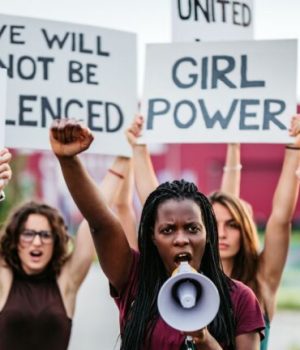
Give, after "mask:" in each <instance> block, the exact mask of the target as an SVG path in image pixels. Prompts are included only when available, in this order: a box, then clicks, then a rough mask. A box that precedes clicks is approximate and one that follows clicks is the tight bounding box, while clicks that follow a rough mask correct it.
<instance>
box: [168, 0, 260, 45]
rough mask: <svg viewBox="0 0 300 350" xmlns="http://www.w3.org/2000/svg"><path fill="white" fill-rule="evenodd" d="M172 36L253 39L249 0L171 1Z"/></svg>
mask: <svg viewBox="0 0 300 350" xmlns="http://www.w3.org/2000/svg"><path fill="white" fill-rule="evenodd" d="M171 2H172V39H173V41H174V42H185V41H222V40H251V39H253V17H254V14H253V12H254V8H253V0H244V1H233V0H226V1H220V0H172V1H171Z"/></svg>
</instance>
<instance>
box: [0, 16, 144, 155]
mask: <svg viewBox="0 0 300 350" xmlns="http://www.w3.org/2000/svg"><path fill="white" fill-rule="evenodd" d="M0 66H2V67H5V68H7V73H8V89H7V93H8V99H7V102H8V103H7V114H6V145H7V146H9V147H15V148H23V147H26V148H28V147H30V148H33V149H49V141H48V139H49V136H48V133H49V131H48V129H49V126H50V125H51V123H52V120H53V119H55V118H61V117H67V118H76V119H82V120H83V121H84V122H85V123H86V124H87V125H88V126H89V127H90V129H91V130H92V132H93V133H94V135H95V141H94V143H93V145H92V147H91V152H96V153H102V154H121V155H129V154H130V147H129V146H128V143H127V141H126V139H125V136H124V128H125V127H126V126H127V125H128V124H129V123H130V122H131V120H132V116H133V115H134V113H135V111H136V106H137V93H136V90H137V87H136V80H137V79H136V78H137V77H136V35H135V34H132V33H126V32H120V31H116V30H111V29H104V28H98V27H91V26H83V25H78V24H70V23H61V22H53V21H45V20H39V19H32V18H22V17H11V16H0Z"/></svg>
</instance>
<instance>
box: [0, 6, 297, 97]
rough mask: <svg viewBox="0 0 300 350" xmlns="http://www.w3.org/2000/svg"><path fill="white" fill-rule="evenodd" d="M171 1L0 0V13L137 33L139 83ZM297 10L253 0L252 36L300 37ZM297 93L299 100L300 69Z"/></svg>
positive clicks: (167, 29)
mask: <svg viewBox="0 0 300 350" xmlns="http://www.w3.org/2000/svg"><path fill="white" fill-rule="evenodd" d="M171 1H172V0H127V1H126V0H1V1H0V13H2V14H10V15H22V16H28V17H40V18H44V19H52V20H60V21H69V22H77V23H81V24H92V25H97V26H101V27H108V28H114V29H119V30H126V31H130V32H135V33H137V34H138V50H139V71H138V74H139V84H141V79H142V70H143V68H142V67H143V63H144V45H145V43H149V42H151V43H153V42H168V41H170V38H171V7H170V4H171ZM173 1H175V0H173ZM254 1H255V0H254ZM299 13H300V1H299V0H284V1H279V0H256V1H255V38H256V39H283V38H296V39H300V23H299V22H300V20H299ZM298 56H299V55H298ZM299 71H300V69H299ZM297 95H298V100H300V76H299V73H298V93H297Z"/></svg>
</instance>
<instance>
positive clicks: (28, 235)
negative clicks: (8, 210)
mask: <svg viewBox="0 0 300 350" xmlns="http://www.w3.org/2000/svg"><path fill="white" fill-rule="evenodd" d="M35 236H39V237H40V240H41V242H42V243H43V244H50V243H52V242H53V240H54V236H53V233H52V232H51V231H48V230H41V231H36V230H30V229H25V230H23V231H22V232H21V234H20V239H21V240H22V242H24V243H32V242H33V240H34V238H35Z"/></svg>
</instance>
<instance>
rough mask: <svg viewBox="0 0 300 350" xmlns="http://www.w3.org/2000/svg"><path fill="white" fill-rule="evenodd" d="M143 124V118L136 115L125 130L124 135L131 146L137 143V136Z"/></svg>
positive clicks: (140, 132) (139, 134)
mask: <svg viewBox="0 0 300 350" xmlns="http://www.w3.org/2000/svg"><path fill="white" fill-rule="evenodd" d="M143 125H144V118H143V117H142V116H141V115H137V116H136V117H135V118H134V120H133V122H132V124H131V125H130V127H129V128H128V129H127V130H126V136H127V140H128V142H129V144H130V145H131V147H134V146H135V145H136V144H138V138H139V137H140V136H141V134H142V129H143Z"/></svg>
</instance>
